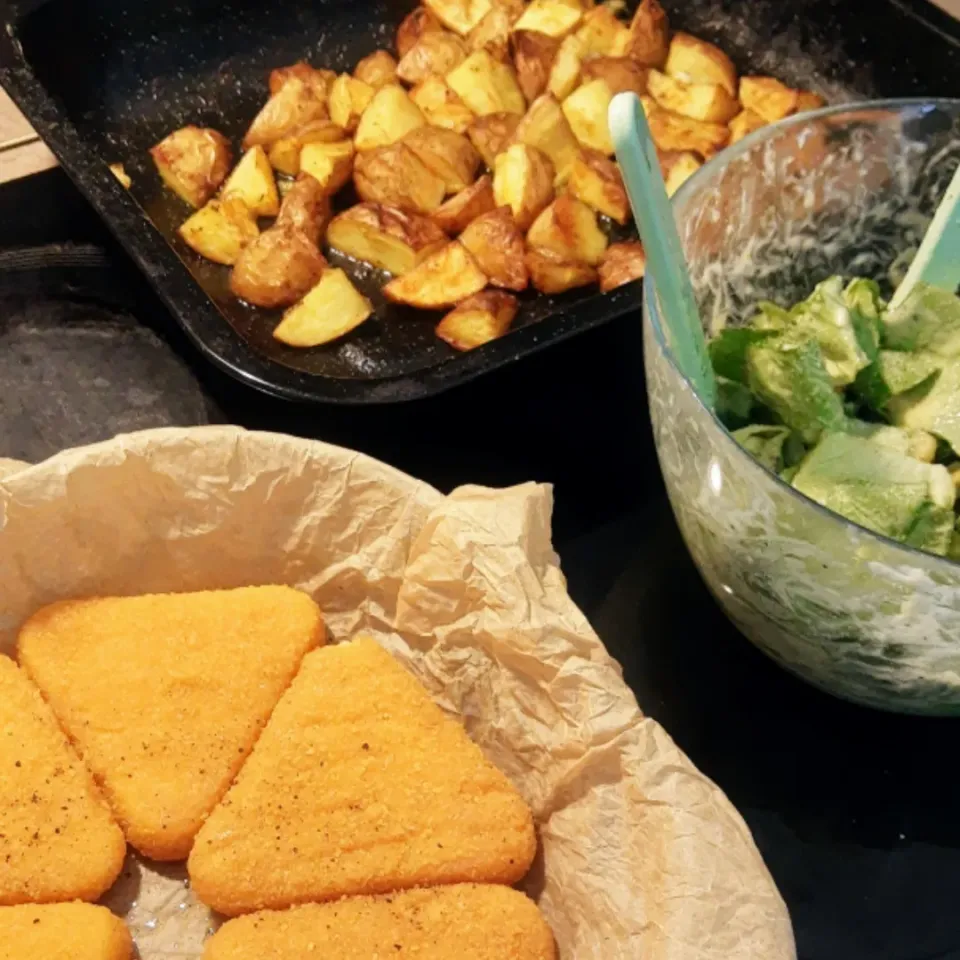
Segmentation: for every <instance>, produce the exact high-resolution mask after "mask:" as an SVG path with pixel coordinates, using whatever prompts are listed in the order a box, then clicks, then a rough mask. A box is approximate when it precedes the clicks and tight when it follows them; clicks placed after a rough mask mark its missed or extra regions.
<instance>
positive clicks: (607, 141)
mask: <svg viewBox="0 0 960 960" xmlns="http://www.w3.org/2000/svg"><path fill="white" fill-rule="evenodd" d="M612 99H613V94H612V93H611V92H610V88H609V87H608V86H607V83H606V81H605V80H591V81H590V82H589V83H585V84H583V86H581V87H578V88H577V89H576V90H574V91H573V93H571V94H570V96H569V97H567V99H566V100H564V101H563V113H564V115H565V116H566V118H567V122H568V123H569V124H570V128H571V129H572V130H573V135H574V136H575V137H576V138H577V140H579V141H580V143H582V144H583V146H585V147H590V148H591V149H592V150H599V151H600V152H601V153H605V154H606V155H607V156H612V155H613V140H612V138H611V137H610V127H609V125H608V123H607V113H608V112H609V110H610V101H611V100H612Z"/></svg>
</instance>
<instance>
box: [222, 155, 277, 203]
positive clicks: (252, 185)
mask: <svg viewBox="0 0 960 960" xmlns="http://www.w3.org/2000/svg"><path fill="white" fill-rule="evenodd" d="M222 196H223V197H237V198H239V199H240V200H242V201H243V202H244V203H245V204H246V206H247V209H248V210H249V211H250V212H251V213H252V214H253V215H254V216H255V217H275V216H276V215H277V214H278V213H279V212H280V195H279V194H278V193H277V181H276V180H275V179H274V177H273V167H271V166H270V161H269V160H268V159H267V154H266V153H265V152H264V149H263V147H251V148H250V149H249V150H248V151H247V152H246V153H245V154H244V155H243V157H242V158H241V160H240V162H239V163H238V164H237V165H236V167H235V168H234V170H233V173H231V174H230V176H229V177H227V182H226V183H225V184H224V185H223V191H222Z"/></svg>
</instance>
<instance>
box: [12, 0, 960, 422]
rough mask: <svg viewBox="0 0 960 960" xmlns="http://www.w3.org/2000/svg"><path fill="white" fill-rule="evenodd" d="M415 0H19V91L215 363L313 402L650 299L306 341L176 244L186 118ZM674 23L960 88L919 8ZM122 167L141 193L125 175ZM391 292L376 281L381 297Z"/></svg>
mask: <svg viewBox="0 0 960 960" xmlns="http://www.w3.org/2000/svg"><path fill="white" fill-rule="evenodd" d="M414 2H415V0H309V2H306V3H305V2H303V0H272V2H270V3H264V2H263V0H193V2H189V3H187V2H159V3H150V2H144V0H0V14H2V17H3V20H4V26H5V29H4V30H3V31H2V34H0V83H2V85H3V86H4V88H5V89H6V90H7V91H8V92H9V93H10V95H11V96H12V97H13V99H14V100H15V101H16V102H17V104H18V105H19V106H20V108H21V109H22V110H23V112H24V113H25V114H26V116H27V118H28V119H29V120H30V121H31V123H32V124H33V125H34V127H35V128H36V130H37V131H38V132H39V133H40V135H41V136H42V137H43V138H44V139H45V140H46V141H47V143H48V144H49V145H50V147H51V149H52V150H53V152H54V153H55V154H56V155H57V157H58V159H59V160H60V162H61V164H62V165H63V167H64V168H65V169H66V171H67V172H68V174H69V175H70V176H71V177H72V178H73V180H74V181H75V182H76V183H77V185H78V186H79V187H80V189H81V190H82V191H83V192H84V194H85V195H86V196H87V198H88V200H89V201H90V202H91V203H92V204H93V206H94V207H95V208H96V209H97V210H98V212H99V213H100V214H101V215H102V217H103V218H104V220H105V221H106V222H107V224H108V226H109V227H110V228H111V229H112V231H113V232H114V233H115V234H116V236H117V237H118V239H119V240H120V242H121V243H122V244H123V245H124V247H125V248H126V249H127V251H128V252H129V253H130V254H131V255H132V257H133V259H134V260H135V261H136V262H137V263H138V264H139V266H140V267H141V268H142V269H143V271H144V272H145V273H146V275H147V277H148V278H149V280H150V281H151V282H152V284H153V285H154V286H155V287H156V289H157V290H158V292H159V293H160V295H161V297H162V298H163V300H164V301H165V303H166V305H167V306H168V307H169V309H170V311H171V312H172V314H173V315H174V317H175V318H176V319H177V321H178V322H179V323H180V324H181V325H182V326H183V328H184V329H185V330H186V332H187V333H188V334H189V336H190V337H191V338H192V339H193V340H194V341H195V343H196V344H197V345H198V346H199V348H200V349H201V350H202V351H203V353H204V354H205V355H206V356H207V357H208V358H209V359H211V360H212V361H213V362H215V363H216V364H218V365H219V366H221V367H223V368H224V369H226V370H228V371H229V372H230V373H232V374H233V375H235V376H237V377H239V378H240V379H242V380H244V381H246V382H248V383H250V384H253V385H255V386H257V387H259V388H260V389H263V390H265V391H268V392H270V393H274V394H277V395H280V396H284V397H288V398H291V399H297V400H313V401H321V402H333V403H389V402H395V401H400V400H409V399H413V398H415V397H420V396H425V395H428V394H431V393H435V392H437V391H439V390H442V389H444V388H446V387H449V386H452V385H454V384H456V383H460V382H463V381H465V380H468V379H470V378H472V377H475V376H477V375H479V374H481V373H483V372H485V371H487V370H491V369H493V368H495V367H498V366H501V365H502V364H505V363H508V362H511V361H513V360H516V359H517V358H519V357H521V356H523V355H524V354H527V353H530V352H532V351H534V350H538V349H541V348H543V347H545V346H548V345H549V344H551V343H553V342H555V341H558V340H561V339H563V338H565V337H569V336H571V335H573V334H575V333H579V332H581V331H584V330H587V329H589V328H591V327H595V326H597V325H599V324H602V323H605V322H606V321H608V320H610V319H612V318H614V317H616V316H618V315H621V314H624V313H626V312H628V311H631V310H635V309H636V308H637V306H638V304H639V284H638V283H634V284H630V285H628V286H626V287H623V288H621V289H620V290H617V291H614V292H613V293H610V294H606V295H601V294H599V293H597V292H595V291H590V290H586V291H579V292H571V293H569V294H565V295H563V296H560V297H544V296H537V295H533V294H525V295H524V296H523V298H522V299H523V305H522V309H521V313H520V315H519V317H518V320H517V322H516V324H515V328H514V329H513V330H512V331H511V332H510V333H509V334H508V335H507V336H505V337H503V338H502V339H500V340H497V341H495V342H493V343H490V344H487V345H485V346H483V347H481V348H479V349H477V350H474V351H471V352H470V353H466V354H459V353H457V352H456V351H454V350H452V349H451V348H449V347H448V346H447V345H446V344H444V343H442V342H441V341H439V340H438V339H437V338H436V337H435V336H434V334H433V326H434V323H433V322H431V321H430V320H429V319H424V318H423V317H422V315H421V316H420V317H417V316H416V315H411V312H410V311H403V310H401V309H398V308H388V307H387V306H386V305H385V304H384V303H383V301H382V299H381V298H376V300H375V302H377V305H378V314H377V316H376V318H374V319H372V320H371V321H368V322H367V323H366V324H363V325H362V326H361V327H360V328H359V329H358V330H357V331H355V332H354V333H353V334H352V335H351V336H349V337H348V338H346V339H345V340H344V341H342V342H340V343H337V344H334V345H330V346H327V347H323V348H317V349H314V350H306V351H304V350H295V349H292V348H287V347H283V346H282V345H281V344H278V343H276V342H275V341H273V339H272V337H271V336H270V333H271V331H272V329H273V326H274V325H275V323H276V317H275V316H272V315H270V314H269V313H267V312H266V311H253V310H249V309H247V308H245V307H244V306H243V305H242V304H240V303H238V302H237V301H236V300H234V299H233V298H231V297H230V295H229V292H228V290H227V285H226V279H227V271H226V270H225V269H224V268H219V267H216V266H215V265H212V264H209V263H206V262H204V261H202V260H201V259H200V258H199V257H197V256H196V255H194V254H193V253H192V252H191V251H189V250H188V249H187V248H186V247H185V246H183V245H182V243H181V242H180V241H179V239H178V238H176V236H175V233H174V231H175V228H176V226H177V225H178V224H179V222H180V221H182V220H183V219H184V217H185V215H186V212H187V211H186V210H185V209H184V208H183V206H182V205H180V204H179V202H178V201H176V200H175V198H173V197H172V196H171V195H170V193H169V192H168V191H165V190H164V189H163V188H162V186H161V184H160V181H159V178H158V177H157V176H156V174H155V172H154V171H153V169H152V166H151V163H150V160H149V157H148V154H147V150H148V148H149V147H150V146H151V145H152V144H154V143H156V142H157V141H158V140H159V139H161V138H162V137H163V136H164V135H165V134H166V133H168V132H169V131H170V130H173V129H175V128H176V127H179V126H181V125H183V124H186V123H200V124H205V125H210V126H214V127H216V128H218V129H221V130H222V131H223V132H224V133H225V134H227V135H228V136H230V137H231V138H232V139H233V140H234V141H235V142H236V141H239V139H240V137H241V136H242V133H243V131H244V129H245V128H246V126H247V124H248V123H249V121H250V119H251V118H252V117H253V116H254V114H255V113H256V111H257V109H258V106H259V105H260V104H262V102H263V101H264V99H265V97H266V77H267V73H268V71H269V70H270V69H271V68H272V67H276V66H281V65H283V64H287V63H291V62H293V61H295V60H298V59H301V58H303V59H307V60H309V61H311V62H312V63H314V64H316V65H318V66H327V67H332V68H334V69H338V70H347V69H351V68H352V67H353V65H354V64H355V63H356V62H357V60H359V59H360V58H361V57H362V56H364V55H365V54H367V53H369V52H371V51H372V50H375V49H377V48H378V47H392V42H393V36H394V32H395V30H396V27H397V25H398V23H399V22H400V20H401V19H402V18H403V16H404V15H405V14H406V13H407V12H409V10H410V9H411V8H412V6H413V5H414ZM665 6H666V7H667V10H668V12H669V14H670V17H671V22H672V24H673V25H674V27H676V28H678V29H684V30H688V31H690V32H692V33H695V34H697V35H699V36H702V37H704V38H705V39H709V40H713V41H715V42H717V43H719V44H720V45H721V46H722V47H723V48H724V49H725V50H727V51H728V52H729V53H730V54H731V56H732V57H733V59H734V60H735V62H736V63H737V65H738V67H739V68H740V69H741V70H742V71H745V72H757V73H772V74H775V75H776V76H778V77H780V78H781V79H783V80H785V81H786V82H788V83H792V84H795V85H799V86H803V87H807V88H811V89H814V90H817V91H818V92H821V93H823V94H824V95H825V96H826V97H827V98H828V99H829V100H830V101H831V102H838V101H850V100H857V99H869V98H875V97H886V96H915V95H941V96H956V95H957V94H958V93H960V89H958V88H960V33H958V30H957V27H956V25H955V24H954V22H953V21H952V20H951V19H950V18H949V17H947V16H946V15H944V14H942V13H940V12H939V11H938V10H937V9H936V8H934V7H932V6H930V5H929V4H927V3H925V2H923V0H917V2H916V3H913V2H908V0H874V2H872V3H871V4H870V5H869V9H867V8H866V7H860V6H858V5H856V4H852V3H850V2H849V0H792V2H789V3H785V2H782V0H725V2H719V0H703V2H690V0H678V2H667V3H665ZM113 162H122V163H123V164H124V165H125V167H126V169H127V171H128V173H130V175H131V177H132V178H133V187H132V190H131V191H129V192H127V191H125V190H124V189H123V188H122V187H121V186H120V184H119V183H118V182H117V181H116V180H115V179H114V178H113V176H112V174H111V173H110V172H109V171H108V169H107V167H108V164H109V163H113ZM376 286H377V283H376V278H371V288H368V290H367V291H366V292H368V293H370V292H372V291H373V290H375V288H376Z"/></svg>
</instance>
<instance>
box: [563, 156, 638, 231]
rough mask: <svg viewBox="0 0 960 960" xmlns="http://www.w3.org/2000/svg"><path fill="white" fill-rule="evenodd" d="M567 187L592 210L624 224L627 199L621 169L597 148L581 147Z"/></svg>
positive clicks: (627, 205) (626, 219)
mask: <svg viewBox="0 0 960 960" xmlns="http://www.w3.org/2000/svg"><path fill="white" fill-rule="evenodd" d="M567 189H568V190H569V191H570V194H571V195H572V196H574V197H576V198H577V199H578V200H580V201H582V202H583V203H585V204H586V205H587V206H588V207H590V208H591V209H592V210H596V211H597V213H602V214H604V216H607V217H610V219H611V220H616V221H617V223H626V222H627V221H628V220H629V219H630V201H629V200H628V199H627V191H626V189H625V188H624V186H623V179H622V178H621V176H620V168H619V167H618V166H617V165H616V164H615V163H614V162H613V161H612V160H609V159H608V158H607V157H605V156H604V155H603V154H602V153H597V151H596V150H586V149H584V150H582V151H580V153H579V154H578V155H577V157H576V159H575V160H574V162H573V167H572V169H571V171H570V180H569V182H568V183H567Z"/></svg>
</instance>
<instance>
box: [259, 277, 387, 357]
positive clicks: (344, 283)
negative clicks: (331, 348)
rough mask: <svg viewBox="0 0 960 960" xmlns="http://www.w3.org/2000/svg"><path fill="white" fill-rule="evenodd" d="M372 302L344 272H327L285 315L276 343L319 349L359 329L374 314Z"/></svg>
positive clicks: (275, 334) (278, 329)
mask: <svg viewBox="0 0 960 960" xmlns="http://www.w3.org/2000/svg"><path fill="white" fill-rule="evenodd" d="M371 313H373V307H372V306H371V304H370V301H369V300H368V299H367V298H366V297H365V296H363V294H361V293H360V291H359V290H357V288H356V287H355V286H354V285H353V284H352V283H351V282H350V278H349V277H348V276H347V275H346V274H345V273H344V272H343V271H342V270H338V269H336V268H331V269H329V270H325V271H324V272H323V276H322V277H320V282H319V283H318V284H317V285H316V286H315V287H314V288H313V289H312V290H311V291H310V292H309V293H308V294H307V295H306V296H305V297H304V298H303V299H302V300H301V301H300V302H299V303H298V304H296V305H295V306H293V307H291V308H290V309H289V310H287V312H286V313H285V314H284V315H283V319H282V320H281V321H280V323H279V325H278V326H277V328H276V330H274V331H273V336H274V338H275V339H277V340H279V341H280V342H281V343H285V344H287V345H288V346H291V347H319V346H320V345H321V344H324V343H330V342H331V341H332V340H337V339H338V338H340V337H342V336H345V335H346V334H348V333H349V332H350V331H351V330H354V329H356V328H357V327H359V326H360V324H361V323H363V321H364V320H366V319H367V317H369V316H370V314H371Z"/></svg>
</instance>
